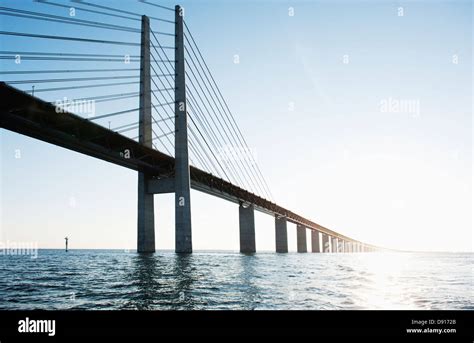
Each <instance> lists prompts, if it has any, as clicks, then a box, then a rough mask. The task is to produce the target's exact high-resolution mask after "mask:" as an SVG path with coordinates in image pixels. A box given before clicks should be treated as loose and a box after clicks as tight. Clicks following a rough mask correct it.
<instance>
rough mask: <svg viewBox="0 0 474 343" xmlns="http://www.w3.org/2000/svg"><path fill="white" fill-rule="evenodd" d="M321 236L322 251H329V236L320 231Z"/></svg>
mask: <svg viewBox="0 0 474 343" xmlns="http://www.w3.org/2000/svg"><path fill="white" fill-rule="evenodd" d="M321 236H322V237H323V252H325V253H327V252H331V247H330V246H329V236H328V235H327V234H325V233H322V232H321Z"/></svg>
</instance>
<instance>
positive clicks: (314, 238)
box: [311, 230, 321, 252]
mask: <svg viewBox="0 0 474 343" xmlns="http://www.w3.org/2000/svg"><path fill="white" fill-rule="evenodd" d="M311 252H321V248H320V247H319V232H318V231H316V230H311Z"/></svg>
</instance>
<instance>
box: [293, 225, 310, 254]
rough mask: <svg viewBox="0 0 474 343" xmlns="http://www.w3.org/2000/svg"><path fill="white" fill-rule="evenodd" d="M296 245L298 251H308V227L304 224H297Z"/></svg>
mask: <svg viewBox="0 0 474 343" xmlns="http://www.w3.org/2000/svg"><path fill="white" fill-rule="evenodd" d="M296 245H297V251H298V252H308V248H307V244H306V228H305V227H304V226H303V225H297V226H296Z"/></svg>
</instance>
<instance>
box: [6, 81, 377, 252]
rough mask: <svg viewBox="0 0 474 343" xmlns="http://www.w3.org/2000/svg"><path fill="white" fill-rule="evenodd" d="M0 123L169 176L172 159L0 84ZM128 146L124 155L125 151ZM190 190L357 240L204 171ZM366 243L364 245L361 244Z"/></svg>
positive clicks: (195, 174)
mask: <svg viewBox="0 0 474 343" xmlns="http://www.w3.org/2000/svg"><path fill="white" fill-rule="evenodd" d="M0 98H1V99H2V101H1V103H0V127H2V128H5V129H7V130H11V131H14V132H17V133H20V134H23V135H26V136H29V137H33V138H36V139H39V140H42V141H45V142H48V143H51V144H55V145H58V146H61V147H63V148H66V149H70V150H73V151H76V152H80V153H82V154H86V155H89V156H93V157H96V158H99V159H102V160H105V161H108V162H111V163H115V164H117V165H120V166H122V167H126V168H130V169H133V170H137V171H144V172H147V173H150V174H152V175H153V176H154V177H155V178H163V177H169V176H172V175H173V173H174V158H173V157H170V156H168V155H166V154H163V153H161V152H159V151H157V150H154V149H151V148H148V147H145V146H143V145H141V144H139V143H138V142H136V141H134V140H132V139H130V138H128V137H125V136H123V135H121V134H119V133H116V132H114V131H112V130H109V129H107V128H104V127H103V126H100V125H98V124H96V123H94V122H92V121H90V120H88V119H85V118H82V117H79V116H77V115H75V114H72V113H67V112H66V113H57V112H56V107H55V106H54V105H52V104H50V103H48V102H45V101H43V100H41V99H38V98H36V97H33V96H31V95H29V94H27V93H25V92H22V91H20V90H18V89H15V88H13V87H11V86H9V85H7V84H5V83H4V82H1V83H0ZM126 150H128V152H129V157H128V158H126V156H127V155H126V154H124V152H125V151H126ZM191 186H192V188H194V189H196V190H199V191H202V192H205V193H208V194H211V195H214V196H217V197H220V198H224V199H227V200H230V201H234V202H244V203H251V204H254V205H255V208H256V209H258V210H260V211H263V212H266V213H270V214H273V215H278V216H284V217H286V218H287V220H288V221H290V222H292V223H295V224H301V225H304V226H305V227H307V228H308V229H312V230H318V231H320V232H323V233H326V234H329V235H331V236H333V237H338V238H340V239H344V240H347V241H352V242H358V241H356V240H354V239H352V238H349V237H347V236H344V235H341V234H339V233H337V232H335V231H333V230H330V229H328V228H325V227H323V226H321V225H319V224H316V223H314V222H312V221H310V220H309V219H306V218H304V217H302V216H300V215H297V214H296V213H294V212H292V211H289V210H287V209H285V208H283V207H281V206H278V205H277V204H275V203H272V202H270V201H268V200H266V199H263V198H261V197H259V196H257V195H255V194H253V193H250V192H248V191H246V190H244V189H242V188H240V187H237V186H235V185H233V184H231V183H229V182H227V181H225V180H223V179H221V178H219V177H216V176H214V175H212V174H209V173H207V172H205V171H203V170H200V169H198V168H195V167H191ZM365 245H366V246H369V247H370V245H367V244H365Z"/></svg>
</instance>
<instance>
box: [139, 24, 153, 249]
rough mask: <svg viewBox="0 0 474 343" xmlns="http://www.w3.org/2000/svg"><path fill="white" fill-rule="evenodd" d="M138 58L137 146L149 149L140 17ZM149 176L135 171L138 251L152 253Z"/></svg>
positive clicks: (146, 32) (145, 40) (145, 29)
mask: <svg viewBox="0 0 474 343" xmlns="http://www.w3.org/2000/svg"><path fill="white" fill-rule="evenodd" d="M140 52H141V57H140V110H139V117H140V124H139V128H138V130H139V139H138V140H139V143H140V144H142V145H144V146H147V147H151V146H152V137H151V88H150V87H151V86H150V21H149V19H148V17H147V16H143V17H142V33H141V51H140ZM148 179H149V175H146V174H145V173H144V172H141V171H139V172H138V238H137V252H144V253H148V252H155V214H154V201H153V194H148V193H147V183H148Z"/></svg>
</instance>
